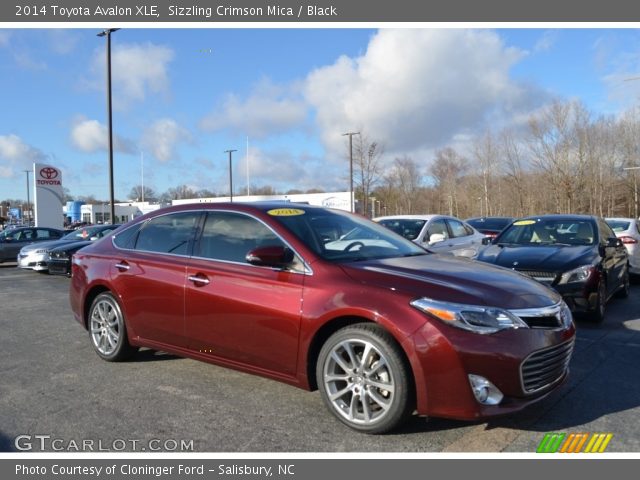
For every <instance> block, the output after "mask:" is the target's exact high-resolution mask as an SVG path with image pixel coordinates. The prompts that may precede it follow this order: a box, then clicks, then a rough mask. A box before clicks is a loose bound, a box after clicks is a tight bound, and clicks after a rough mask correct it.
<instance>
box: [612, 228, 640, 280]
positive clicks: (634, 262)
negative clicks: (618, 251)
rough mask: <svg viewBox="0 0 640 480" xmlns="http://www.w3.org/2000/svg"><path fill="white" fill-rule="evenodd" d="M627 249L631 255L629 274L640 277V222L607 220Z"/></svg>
mask: <svg viewBox="0 0 640 480" xmlns="http://www.w3.org/2000/svg"><path fill="white" fill-rule="evenodd" d="M605 221H606V222H607V224H609V226H610V227H611V230H613V232H614V233H615V234H616V237H618V238H619V239H620V240H622V243H623V244H624V246H625V247H626V249H627V253H628V254H629V272H630V273H633V274H634V275H640V247H638V243H639V242H640V222H639V221H638V220H637V219H635V218H605Z"/></svg>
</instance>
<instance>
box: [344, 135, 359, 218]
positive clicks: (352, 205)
mask: <svg viewBox="0 0 640 480" xmlns="http://www.w3.org/2000/svg"><path fill="white" fill-rule="evenodd" d="M354 135H360V132H347V133H343V134H342V136H343V137H347V136H348V137H349V183H350V188H349V192H350V197H349V199H350V201H351V213H353V212H354V211H355V201H354V200H355V199H354V198H353V136H354Z"/></svg>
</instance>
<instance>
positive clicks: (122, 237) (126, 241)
mask: <svg viewBox="0 0 640 480" xmlns="http://www.w3.org/2000/svg"><path fill="white" fill-rule="evenodd" d="M143 225H144V223H143V222H142V223H137V224H135V225H134V226H132V227H131V228H127V229H126V230H123V231H122V232H118V234H117V235H116V236H115V237H114V238H113V243H114V244H115V245H116V247H119V248H133V246H134V245H135V243H136V238H137V235H138V232H139V231H140V228H141V227H142V226H143Z"/></svg>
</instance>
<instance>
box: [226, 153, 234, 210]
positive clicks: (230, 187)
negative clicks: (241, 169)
mask: <svg viewBox="0 0 640 480" xmlns="http://www.w3.org/2000/svg"><path fill="white" fill-rule="evenodd" d="M233 152H237V150H225V153H228V154H229V201H230V202H233V170H232V169H231V155H232V154H233Z"/></svg>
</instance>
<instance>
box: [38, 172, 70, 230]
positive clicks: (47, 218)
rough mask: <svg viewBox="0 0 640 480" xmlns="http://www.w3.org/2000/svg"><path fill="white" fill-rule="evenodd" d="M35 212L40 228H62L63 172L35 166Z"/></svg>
mask: <svg viewBox="0 0 640 480" xmlns="http://www.w3.org/2000/svg"><path fill="white" fill-rule="evenodd" d="M33 180H34V183H35V192H36V194H35V212H36V225H37V226H38V227H50V228H62V227H63V224H64V222H63V217H62V205H63V203H64V193H63V191H62V171H61V170H60V169H58V168H56V167H53V166H51V165H43V164H41V163H34V164H33Z"/></svg>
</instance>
